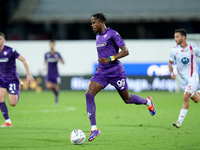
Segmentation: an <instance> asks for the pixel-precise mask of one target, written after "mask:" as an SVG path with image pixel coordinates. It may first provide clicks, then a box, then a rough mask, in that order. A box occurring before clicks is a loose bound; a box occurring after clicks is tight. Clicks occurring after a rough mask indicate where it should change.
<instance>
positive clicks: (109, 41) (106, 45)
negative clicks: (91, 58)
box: [96, 28, 125, 77]
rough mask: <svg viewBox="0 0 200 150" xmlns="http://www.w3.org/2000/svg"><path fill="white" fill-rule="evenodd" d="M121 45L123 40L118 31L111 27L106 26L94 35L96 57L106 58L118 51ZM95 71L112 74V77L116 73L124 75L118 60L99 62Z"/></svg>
mask: <svg viewBox="0 0 200 150" xmlns="http://www.w3.org/2000/svg"><path fill="white" fill-rule="evenodd" d="M122 46H125V42H124V41H123V39H122V38H121V36H120V35H119V33H118V32H117V31H115V30H113V29H110V28H107V29H106V30H105V31H104V32H103V33H102V34H101V35H99V34H97V36H96V47H97V52H98V58H103V57H104V58H108V57H110V56H113V55H116V54H117V53H118V52H119V48H121V47H122ZM97 72H101V73H102V74H110V75H111V74H112V75H111V76H113V77H114V76H116V75H117V74H121V75H123V76H125V71H124V67H123V65H122V64H121V62H120V61H119V60H115V61H112V62H109V63H106V64H102V63H101V62H99V64H98V71H97ZM113 74H115V75H113ZM111 76H110V77H111Z"/></svg>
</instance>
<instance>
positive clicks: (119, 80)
mask: <svg viewBox="0 0 200 150" xmlns="http://www.w3.org/2000/svg"><path fill="white" fill-rule="evenodd" d="M106 20H107V19H106V17H105V16H104V14H103V13H97V14H93V15H92V18H91V24H92V25H91V26H92V29H93V31H94V32H95V33H97V35H96V47H97V52H98V61H99V64H98V68H97V72H96V73H95V75H94V76H93V77H92V78H91V80H90V83H89V86H88V90H87V92H86V94H85V96H86V105H87V113H88V117H89V119H90V123H91V132H90V136H89V139H88V141H92V140H94V139H95V138H96V137H97V136H98V135H99V134H100V133H101V132H100V130H98V129H97V126H96V115H95V112H96V106H95V101H94V97H95V95H96V94H97V93H98V92H100V91H101V90H102V89H103V88H105V87H106V86H107V85H108V84H109V83H110V84H111V85H113V86H114V87H115V88H116V90H117V91H118V93H119V95H120V96H121V98H122V99H123V100H124V102H125V103H126V104H136V105H141V104H143V105H147V107H148V109H149V112H150V114H151V115H152V116H153V115H155V113H156V109H155V106H154V104H153V100H152V98H151V97H147V99H144V98H141V97H139V96H137V95H131V94H129V92H128V85H127V81H126V73H125V70H124V67H123V65H122V63H121V62H120V61H119V60H118V59H119V58H123V57H125V56H127V55H128V54H129V52H128V49H127V47H126V45H125V42H124V41H123V39H122V38H121V36H120V35H119V33H118V32H116V31H115V30H112V29H111V28H109V27H108V28H107V27H106V25H105V21H106ZM119 48H120V49H121V51H120V52H119Z"/></svg>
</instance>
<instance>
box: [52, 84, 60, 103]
mask: <svg viewBox="0 0 200 150" xmlns="http://www.w3.org/2000/svg"><path fill="white" fill-rule="evenodd" d="M52 90H53V92H54V95H55V104H58V96H59V90H60V87H59V85H58V84H57V83H55V84H54V87H53V89H52Z"/></svg>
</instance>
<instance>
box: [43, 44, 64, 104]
mask: <svg viewBox="0 0 200 150" xmlns="http://www.w3.org/2000/svg"><path fill="white" fill-rule="evenodd" d="M58 62H61V63H62V64H64V61H63V59H62V57H61V55H60V54H59V53H58V52H56V51H55V41H53V40H51V41H50V52H47V53H46V54H45V65H46V66H47V68H48V69H47V70H48V71H47V75H46V87H47V89H49V90H52V91H53V93H54V95H55V104H58V95H59V89H60V87H59V85H60V83H61V78H60V75H59V72H58V66H57V64H58Z"/></svg>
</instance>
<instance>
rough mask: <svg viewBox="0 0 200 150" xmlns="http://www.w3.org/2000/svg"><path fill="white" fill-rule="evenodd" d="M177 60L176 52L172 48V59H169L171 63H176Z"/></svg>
mask: <svg viewBox="0 0 200 150" xmlns="http://www.w3.org/2000/svg"><path fill="white" fill-rule="evenodd" d="M175 59H176V55H175V52H174V49H173V48H172V49H171V53H170V57H169V61H173V62H174V61H175Z"/></svg>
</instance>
